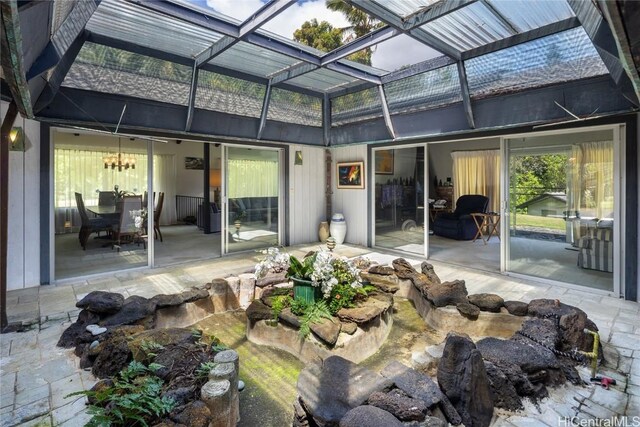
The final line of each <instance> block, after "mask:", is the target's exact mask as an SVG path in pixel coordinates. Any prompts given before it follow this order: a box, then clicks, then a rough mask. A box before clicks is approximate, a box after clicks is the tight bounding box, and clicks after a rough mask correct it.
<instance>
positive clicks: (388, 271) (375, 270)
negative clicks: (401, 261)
mask: <svg viewBox="0 0 640 427" xmlns="http://www.w3.org/2000/svg"><path fill="white" fill-rule="evenodd" d="M368 272H369V273H370V274H377V275H380V276H391V275H393V274H395V270H394V269H393V268H391V267H389V266H388V265H372V266H371V267H369V270H368Z"/></svg>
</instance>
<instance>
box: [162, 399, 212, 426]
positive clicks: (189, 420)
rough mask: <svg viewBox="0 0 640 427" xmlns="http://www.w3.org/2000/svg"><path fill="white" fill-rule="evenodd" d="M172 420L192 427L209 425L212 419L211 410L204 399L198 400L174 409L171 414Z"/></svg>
mask: <svg viewBox="0 0 640 427" xmlns="http://www.w3.org/2000/svg"><path fill="white" fill-rule="evenodd" d="M170 418H171V420H173V421H175V422H176V423H180V424H184V425H188V426H190V427H209V422H210V421H211V411H209V408H207V405H205V403H204V402H203V401H202V400H196V401H195V402H193V403H189V404H187V405H184V406H179V407H178V408H176V409H174V410H173V411H172V412H171V415H170Z"/></svg>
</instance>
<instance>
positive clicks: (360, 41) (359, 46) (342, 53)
mask: <svg viewBox="0 0 640 427" xmlns="http://www.w3.org/2000/svg"><path fill="white" fill-rule="evenodd" d="M399 34H402V31H400V30H398V29H397V28H394V27H391V26H388V25H387V26H385V27H382V28H379V29H377V30H375V31H372V32H371V33H369V34H367V35H364V36H362V37H359V38H357V39H355V40H353V41H352V42H350V43H347V44H345V45H342V46H340V47H339V48H336V49H334V50H332V51H331V52H328V53H327V54H326V55H324V56H323V57H322V58H321V61H322V62H321V65H326V64H330V63H332V62H336V61H338V60H339V59H342V58H345V57H347V56H349V55H351V54H354V53H356V52H359V51H361V50H363V49H366V48H369V47H371V46H374V45H376V44H378V43H382V42H384V41H386V40H389V39H391V38H393V37H395V36H397V35H399Z"/></svg>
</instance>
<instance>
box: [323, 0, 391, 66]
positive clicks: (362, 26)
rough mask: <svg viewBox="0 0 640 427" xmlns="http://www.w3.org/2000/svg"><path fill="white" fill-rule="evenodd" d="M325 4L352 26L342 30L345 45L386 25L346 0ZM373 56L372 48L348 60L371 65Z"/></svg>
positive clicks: (329, 0)
mask: <svg viewBox="0 0 640 427" xmlns="http://www.w3.org/2000/svg"><path fill="white" fill-rule="evenodd" d="M325 4H326V6H327V9H329V10H333V11H334V12H340V13H342V14H343V15H344V17H345V18H346V19H347V21H349V23H350V24H351V25H350V26H348V27H345V28H341V30H342V33H343V35H344V42H345V43H348V42H350V41H351V40H354V39H356V38H358V37H362V36H364V35H365V34H369V33H370V32H371V31H373V30H375V29H376V28H380V27H382V26H383V25H384V24H383V23H382V22H380V21H379V20H377V19H376V18H373V17H371V16H369V15H368V14H367V13H366V12H364V11H362V10H360V9H357V8H355V7H353V6H351V5H350V4H349V3H347V2H346V1H344V0H326V3H325ZM371 54H372V50H371V48H367V49H363V50H361V51H360V52H356V53H354V54H353V55H350V56H349V57H348V59H351V60H352V61H357V62H360V63H362V64H367V65H371Z"/></svg>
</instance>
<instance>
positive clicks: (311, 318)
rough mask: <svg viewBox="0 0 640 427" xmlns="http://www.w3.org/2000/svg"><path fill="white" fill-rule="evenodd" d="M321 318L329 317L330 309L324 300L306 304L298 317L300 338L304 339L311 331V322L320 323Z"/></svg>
mask: <svg viewBox="0 0 640 427" xmlns="http://www.w3.org/2000/svg"><path fill="white" fill-rule="evenodd" d="M322 319H331V311H329V307H327V303H326V302H325V301H324V300H321V301H317V302H315V303H313V304H308V305H307V307H306V308H305V309H304V313H303V315H302V318H301V319H300V331H299V334H300V338H302V339H305V338H307V337H308V336H309V334H310V333H311V324H312V323H320V321H321V320H322Z"/></svg>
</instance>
